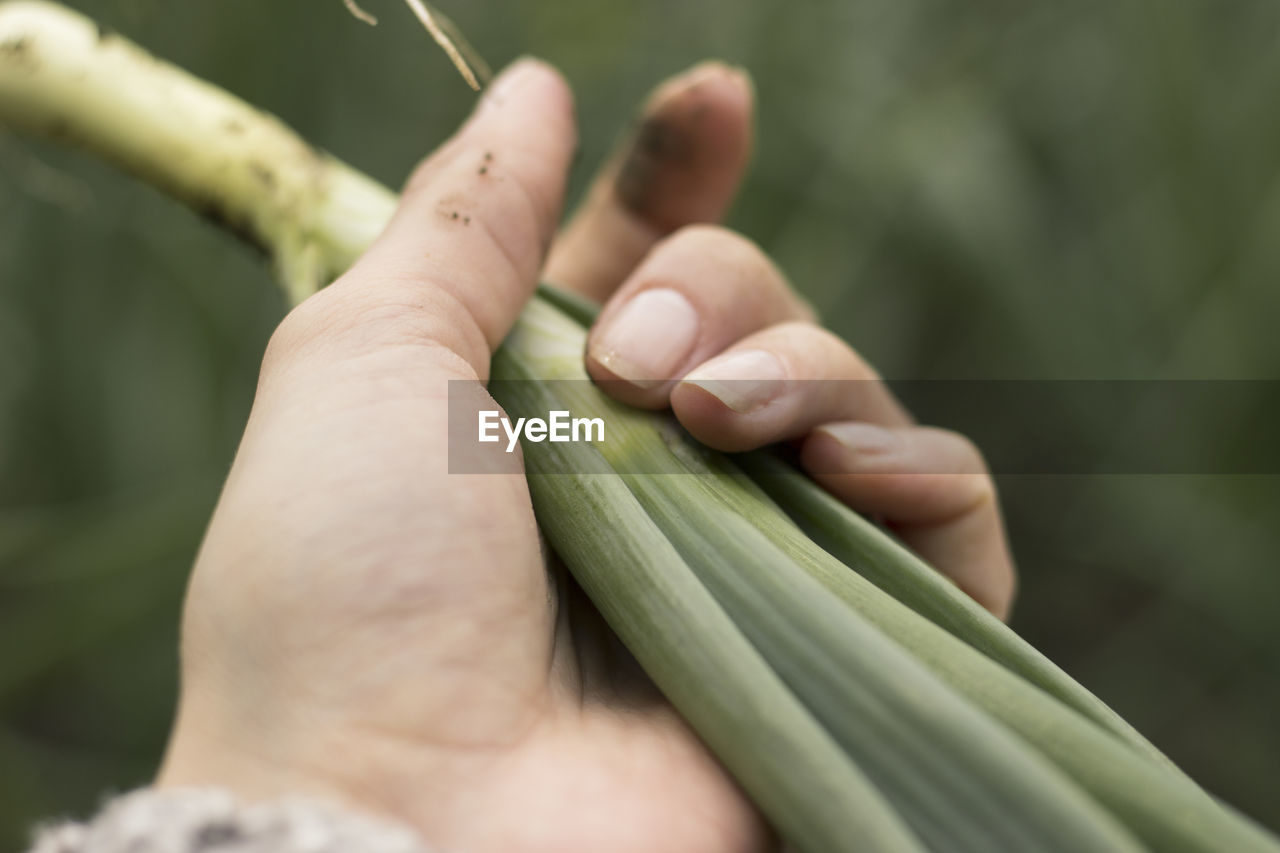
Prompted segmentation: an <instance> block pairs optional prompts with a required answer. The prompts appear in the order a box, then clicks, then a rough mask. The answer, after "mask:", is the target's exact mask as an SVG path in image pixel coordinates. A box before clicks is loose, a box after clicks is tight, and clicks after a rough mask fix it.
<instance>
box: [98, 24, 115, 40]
mask: <svg viewBox="0 0 1280 853" xmlns="http://www.w3.org/2000/svg"><path fill="white" fill-rule="evenodd" d="M115 34H116V31H115V30H113V29H111V27H108V26H107V25H106V24H98V42H99V43H102V42H104V41H106V40H107V39H109V38H111V37H112V36H114V35H115Z"/></svg>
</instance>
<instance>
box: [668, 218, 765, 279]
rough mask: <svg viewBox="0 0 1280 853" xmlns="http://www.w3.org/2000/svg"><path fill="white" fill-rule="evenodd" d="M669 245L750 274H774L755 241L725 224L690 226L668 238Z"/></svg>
mask: <svg viewBox="0 0 1280 853" xmlns="http://www.w3.org/2000/svg"><path fill="white" fill-rule="evenodd" d="M667 245H668V246H671V247H675V248H676V249H679V250H680V251H687V252H693V253H696V254H700V255H703V256H705V257H713V258H715V259H716V262H717V263H719V264H723V265H728V266H730V267H731V268H733V269H737V270H743V271H745V272H748V273H754V274H758V273H759V272H761V271H768V272H770V273H772V272H773V271H774V269H773V263H772V262H771V261H770V260H769V256H768V255H766V254H765V253H764V250H763V249H761V248H760V247H759V246H758V245H757V244H756V242H755V241H754V240H752V239H751V238H750V237H747V236H745V235H743V234H740V233H738V232H737V231H734V230H732V229H729V228H725V227H724V226H723V225H708V224H705V223H701V224H696V225H686V226H684V227H683V228H681V229H680V230H678V231H676V232H675V233H674V234H672V235H671V236H670V237H669V238H667Z"/></svg>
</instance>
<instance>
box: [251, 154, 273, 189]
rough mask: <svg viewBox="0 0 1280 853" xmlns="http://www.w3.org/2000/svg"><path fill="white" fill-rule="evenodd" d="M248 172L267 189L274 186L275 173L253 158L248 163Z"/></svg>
mask: <svg viewBox="0 0 1280 853" xmlns="http://www.w3.org/2000/svg"><path fill="white" fill-rule="evenodd" d="M249 173H250V174H251V175H253V177H254V178H255V179H256V180H257V181H258V182H259V183H261V184H262V185H263V186H264V187H266V188H267V189H269V190H270V189H274V188H275V185H276V173H275V172H273V171H271V169H270V168H269V167H267V166H264V165H263V164H262V163H259V162H258V161H256V160H255V161H253V162H252V163H250V164H249Z"/></svg>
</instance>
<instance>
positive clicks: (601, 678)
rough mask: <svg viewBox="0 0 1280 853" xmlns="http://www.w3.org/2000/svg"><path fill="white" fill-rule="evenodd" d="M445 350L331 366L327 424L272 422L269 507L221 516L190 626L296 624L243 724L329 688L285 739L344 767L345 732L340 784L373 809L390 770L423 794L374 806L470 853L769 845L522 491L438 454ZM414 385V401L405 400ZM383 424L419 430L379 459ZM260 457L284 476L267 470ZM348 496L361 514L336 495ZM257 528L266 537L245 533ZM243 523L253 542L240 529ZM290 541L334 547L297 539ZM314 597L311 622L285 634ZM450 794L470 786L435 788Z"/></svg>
mask: <svg viewBox="0 0 1280 853" xmlns="http://www.w3.org/2000/svg"><path fill="white" fill-rule="evenodd" d="M436 358H437V356H436V354H435V353H434V352H433V351H432V350H430V349H428V350H425V351H424V352H423V353H422V354H421V355H420V356H414V357H406V355H405V353H403V352H401V353H397V354H396V356H395V359H394V361H393V362H392V363H389V364H383V363H382V361H381V360H380V359H371V360H369V361H366V362H364V363H363V364H362V367H361V369H360V370H355V371H353V370H351V369H350V367H349V366H348V365H345V364H344V365H340V366H338V367H336V368H335V369H334V370H333V371H332V372H330V371H312V372H311V377H312V380H311V381H314V382H316V383H317V387H322V388H323V389H324V392H323V400H324V404H323V406H322V407H321V409H322V410H323V412H324V413H325V414H324V416H323V417H322V418H319V419H318V418H317V417H316V414H315V409H314V408H312V407H311V406H308V407H306V408H302V407H298V408H292V407H289V406H288V404H287V402H286V403H285V404H284V405H285V408H284V409H283V410H280V411H275V412H272V413H271V415H272V417H271V420H272V429H271V430H269V431H266V430H264V431H258V430H256V429H255V428H254V425H253V424H251V426H250V429H249V430H248V432H247V434H246V438H245V444H244V447H243V449H242V452H241V457H240V458H241V460H250V461H247V462H243V464H242V465H238V467H237V470H236V471H235V472H234V473H233V482H236V485H237V487H238V488H237V490H236V491H235V492H234V493H233V494H242V495H251V496H252V503H251V504H249V505H246V506H243V507H242V506H240V505H239V504H238V503H237V502H236V501H234V500H224V502H223V504H222V505H221V507H220V509H219V517H218V519H217V522H216V523H215V524H214V526H213V527H212V528H211V536H210V538H209V540H208V541H207V542H206V544H205V548H204V551H203V553H202V556H201V561H200V565H199V566H198V568H197V572H196V575H195V578H194V581H193V584H194V586H195V588H196V589H197V590H199V593H200V594H201V596H202V601H203V602H204V604H205V606H204V607H202V608H200V609H198V610H196V611H194V612H193V613H192V614H190V618H192V619H193V620H198V621H197V622H196V624H195V625H193V626H189V627H190V628H191V630H192V632H193V633H194V634H195V635H197V636H200V635H214V634H221V633H224V632H225V631H226V630H229V626H222V625H219V624H216V619H217V616H218V614H235V618H236V621H237V624H242V623H244V622H245V621H246V620H245V613H246V612H252V611H258V612H260V613H261V614H262V615H261V618H260V620H252V619H251V620H248V621H249V622H250V623H255V622H257V623H260V624H268V625H275V627H276V630H275V631H274V633H273V636H272V638H271V642H272V644H273V645H274V646H276V647H277V648H278V649H280V650H282V651H284V652H286V653H285V654H280V655H277V656H273V657H272V658H271V660H272V661H273V669H272V671H270V672H268V673H263V679H262V682H263V685H264V686H263V688H262V690H263V691H267V693H266V695H264V694H263V692H261V691H252V692H250V693H248V694H245V693H244V692H243V690H241V691H236V692H235V693H233V694H232V695H237V696H241V695H247V696H248V697H249V698H250V700H251V705H250V706H249V707H244V708H238V709H232V713H234V714H236V715H237V716H243V717H245V718H249V717H251V716H252V715H255V714H260V713H261V712H260V710H259V709H260V708H261V707H263V706H264V705H265V706H266V707H271V708H289V707H291V706H292V704H293V703H292V702H291V700H290V697H289V696H288V695H284V694H285V693H287V692H288V691H292V690H295V689H296V685H299V684H307V685H324V686H325V693H324V695H323V696H321V697H318V698H320V700H321V702H320V703H318V705H312V706H310V708H311V710H310V712H309V713H310V715H311V719H309V720H306V721H301V720H281V721H278V727H279V728H296V727H298V726H300V725H302V726H305V727H306V729H305V732H306V737H308V738H312V739H314V740H315V741H316V743H315V745H314V746H313V747H311V748H308V749H306V750H304V751H305V752H306V753H307V754H321V755H323V754H325V753H326V752H327V750H326V748H325V747H326V745H327V742H328V738H329V737H330V736H331V735H333V733H334V732H338V731H340V732H341V733H342V737H343V738H344V739H345V740H346V743H345V744H344V748H343V751H342V754H343V755H344V756H350V755H352V754H355V753H359V754H361V755H362V756H363V758H362V759H361V761H360V762H359V765H358V766H357V767H344V766H341V765H339V766H335V767H328V768H326V773H327V774H329V775H333V776H336V777H337V778H338V779H339V784H340V785H341V786H344V787H346V788H349V789H350V791H352V792H355V793H356V794H361V792H360V791H359V784H360V783H359V780H360V779H361V778H362V777H364V776H366V775H368V774H369V773H370V772H376V774H377V775H378V776H379V777H380V778H386V779H395V780H403V783H402V784H403V786H402V787H401V786H396V787H395V788H394V789H393V790H383V789H379V790H377V791H375V792H373V794H372V797H373V798H375V799H378V800H380V802H377V803H371V804H370V805H376V806H378V807H380V808H381V809H384V810H387V811H391V812H393V813H396V814H398V815H399V816H401V817H403V818H405V819H407V820H410V821H412V822H414V823H417V824H419V825H421V826H423V827H424V828H429V837H431V838H432V839H433V840H435V841H436V842H437V843H439V844H440V845H442V846H445V847H447V848H457V849H461V850H468V851H486V850H505V849H520V850H540V849H546V850H557V851H565V853H572V851H579V850H581V851H597V850H606V849H607V850H616V851H630V850H635V851H647V853H656V852H657V851H663V850H672V851H685V850H698V851H707V853H717V851H724V852H725V853H730V851H733V853H737V851H749V850H756V849H760V848H761V845H762V844H763V842H764V839H765V838H766V832H765V830H764V827H763V825H762V824H761V822H760V821H759V819H758V818H757V817H756V816H755V813H754V811H753V810H752V808H751V807H750V806H749V804H747V802H746V801H745V800H744V798H743V797H742V796H741V794H740V793H739V792H738V791H737V789H736V787H735V786H734V785H733V783H732V781H731V780H730V779H729V778H728V777H727V776H726V775H725V774H724V772H723V771H722V770H721V769H720V767H719V766H718V765H717V764H716V763H715V761H714V760H713V759H712V758H711V757H710V756H709V755H708V754H707V752H706V750H705V748H704V747H702V745H701V744H700V742H699V741H698V740H697V739H696V737H695V736H694V735H693V734H692V733H691V732H690V731H689V730H688V728H687V727H686V726H685V724H684V723H683V721H682V720H681V719H680V718H679V717H678V715H676V714H675V713H674V711H673V710H672V709H671V708H670V707H669V705H667V703H666V702H665V701H664V700H663V699H662V698H661V697H660V696H659V695H658V694H657V692H656V690H654V689H653V688H652V686H651V685H650V684H648V682H647V681H646V680H645V679H644V677H643V674H642V673H640V672H639V671H638V669H637V668H636V667H635V665H634V664H633V663H631V662H630V661H629V659H628V658H627V656H626V654H625V652H623V651H621V649H620V647H619V646H618V645H617V644H616V641H614V639H613V638H612V636H611V634H610V633H609V632H608V630H607V628H604V626H603V625H602V624H601V623H600V620H599V617H598V616H597V615H596V614H595V612H594V610H592V609H591V607H590V605H589V603H587V602H586V601H585V599H584V598H583V596H582V594H581V593H580V592H579V591H578V590H577V589H576V588H575V587H574V586H573V584H572V582H571V580H569V579H568V578H567V577H566V576H564V575H563V574H560V573H558V572H557V573H555V575H549V574H548V571H547V568H546V566H545V564H544V561H543V557H542V552H541V549H540V547H539V542H538V539H537V534H536V527H535V525H534V521H533V514H532V509H531V506H530V504H529V497H528V491H527V488H526V487H525V483H524V480H523V477H521V476H520V475H519V474H512V475H510V476H506V475H476V476H472V477H469V478H467V480H468V482H467V483H466V484H465V486H464V487H460V486H462V484H461V483H459V481H458V480H459V475H449V474H448V473H447V466H444V465H442V463H443V461H444V460H442V459H441V457H440V455H439V454H438V453H434V452H432V449H433V448H439V447H441V446H443V444H444V442H445V441H446V440H447V437H446V436H445V434H444V429H445V427H446V424H445V418H444V412H443V410H442V408H441V407H440V406H439V405H438V404H437V400H436V397H437V393H440V392H442V391H443V388H444V386H446V384H447V381H448V379H449V378H456V377H454V376H453V375H452V374H450V373H448V372H447V371H443V370H442V369H441V366H440V365H439V364H438V363H437V362H436ZM398 383H405V384H404V385H403V386H401V387H402V388H403V389H404V390H405V391H413V392H414V393H408V394H404V395H399V394H394V393H388V392H389V391H390V390H391V389H393V388H395V387H396V386H397V384H398ZM415 385H417V386H420V387H414V386H415ZM433 387H434V389H436V393H433V391H432V389H433ZM306 398H307V399H308V400H314V399H315V398H314V397H313V396H312V395H310V394H308V395H307V397H306ZM370 423H378V424H399V425H401V427H400V428H397V429H394V430H381V431H380V433H379V441H378V442H377V444H376V445H371V444H370V443H369V442H368V441H367V438H366V437H365V436H366V433H367V427H366V426H365V425H367V424H370ZM311 436H313V437H314V441H315V442H316V444H315V445H313V444H312V441H311V440H309V438H308V437H311ZM334 447H345V448H352V449H353V450H351V451H349V452H346V453H338V454H335V453H333V452H332V448H334ZM356 448H358V450H354V449H356ZM259 457H265V458H271V459H273V460H274V464H273V465H272V466H271V468H269V469H267V468H264V467H257V466H253V465H252V464H251V460H253V459H255V458H259ZM317 458H327V460H328V464H326V465H324V466H317V465H315V464H314V460H315V459H317ZM406 470H409V471H412V472H414V473H415V476H409V477H406V476H405V473H406ZM246 480H248V482H246ZM335 490H336V491H338V492H340V493H342V494H345V495H347V496H348V501H347V502H343V503H335V502H333V501H331V500H327V499H325V498H324V497H323V496H325V495H331V494H333V493H334V492H335ZM266 508H271V509H269V510H267V509H266ZM242 513H243V515H244V516H248V515H250V514H251V515H252V516H253V518H254V522H255V524H254V527H253V528H249V529H257V530H261V531H263V534H264V535H262V536H261V537H256V538H246V537H245V536H244V535H243V533H244V531H245V530H246V529H247V528H246V522H247V521H248V519H247V517H240V516H241V515H242ZM264 513H265V514H264ZM231 530H234V531H236V532H237V534H238V535H237V536H236V537H235V539H234V540H229V539H224V538H223V537H221V536H220V535H219V534H220V532H221V531H231ZM289 530H308V531H312V533H311V535H309V536H306V537H301V536H290V535H280V534H281V532H282V531H289ZM205 565H213V566H218V567H219V569H218V576H217V586H216V587H213V586H210V587H209V588H207V589H201V587H202V585H203V584H204V583H205V582H206V573H205V572H204V570H203V569H204V566H205ZM225 566H235V567H241V570H242V571H243V572H244V575H243V576H233V575H228V572H227V570H226V569H225V568H224V567H225ZM263 566H271V567H276V569H275V570H274V571H271V572H265V573H264V572H262V571H261V567H263ZM303 573H305V577H303V576H302V574H303ZM300 589H305V592H306V595H305V600H306V607H307V609H308V615H309V618H308V619H306V620H295V621H289V622H285V623H280V622H279V621H278V620H276V621H273V620H272V618H271V614H273V613H278V612H279V611H280V609H281V608H282V607H287V606H288V604H289V602H290V601H296V600H297V599H298V597H299V590H300ZM243 639H244V641H246V642H248V643H260V642H263V638H262V637H255V636H249V637H244V638H243ZM234 653H236V654H239V653H244V654H248V653H250V650H249V649H243V650H238V651H235V652H234ZM371 662H373V663H372V664H371ZM277 691H278V692H279V695H277ZM317 708H319V711H317V710H316V709H317ZM317 717H319V718H320V719H319V721H317V720H316V718H317ZM275 728H277V726H276V725H273V726H272V727H271V729H275ZM335 737H336V735H335ZM357 739H363V740H364V741H365V742H364V744H363V745H361V746H359V747H358V748H357V747H356V745H355V741H357ZM260 748H261V749H263V750H267V751H269V750H270V749H271V748H272V747H271V745H270V744H265V743H264V744H262V745H260ZM284 760H285V761H286V762H287V761H288V760H289V759H284ZM346 760H347V759H344V761H346ZM443 778H452V779H459V778H460V779H466V780H468V782H467V785H466V787H465V789H461V788H458V789H454V788H442V787H440V786H438V785H436V784H433V780H436V779H443ZM420 780H421V781H420ZM418 787H421V788H422V793H421V794H418V795H413V794H411V793H410V792H411V791H412V790H414V789H416V788H418ZM363 795H364V796H369V794H367V793H364V794H363Z"/></svg>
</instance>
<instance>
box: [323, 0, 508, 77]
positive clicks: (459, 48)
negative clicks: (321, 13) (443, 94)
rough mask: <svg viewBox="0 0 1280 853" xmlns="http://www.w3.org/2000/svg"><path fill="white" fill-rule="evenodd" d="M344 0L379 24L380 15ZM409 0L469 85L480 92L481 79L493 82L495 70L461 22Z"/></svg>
mask: <svg viewBox="0 0 1280 853" xmlns="http://www.w3.org/2000/svg"><path fill="white" fill-rule="evenodd" d="M342 3H343V5H345V6H346V7H347V11H348V12H350V13H351V14H352V15H353V16H355V17H356V18H357V19H358V20H361V21H364V22H365V23H366V24H368V25H369V26H371V27H376V26H377V25H378V19H377V18H376V17H374V16H373V15H372V14H370V13H369V12H367V11H365V10H364V9H363V8H361V7H360V5H359V4H358V3H357V2H356V0H342ZM405 3H406V4H407V5H408V6H409V8H410V9H411V10H412V11H413V14H414V16H415V17H416V18H417V19H418V20H419V21H421V22H422V25H423V26H424V27H426V29H427V32H428V33H430V34H431V38H433V39H435V42H436V44H438V45H440V48H441V49H442V50H443V51H444V52H445V55H446V56H448V57H449V61H450V62H452V63H453V66H454V67H455V68H457V69H458V73H459V74H461V75H462V79H463V80H466V81H467V85H468V86H470V87H471V88H472V89H475V90H476V91H477V92H478V91H480V85H481V83H482V82H484V83H487V82H489V78H490V77H491V76H492V74H493V72H492V71H491V70H490V69H489V66H488V64H487V63H486V62H485V61H484V59H482V58H481V56H480V54H479V53H478V52H477V51H476V49H475V48H474V47H472V46H471V44H470V42H468V41H467V40H466V38H464V37H463V35H462V33H461V32H460V31H459V30H458V28H457V26H455V25H454V23H453V22H452V21H450V20H449V19H448V18H446V17H445V16H444V15H442V14H441V13H440V12H439V11H437V10H436V9H434V8H432V7H431V6H429V5H427V4H426V3H424V2H423V0H405Z"/></svg>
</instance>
